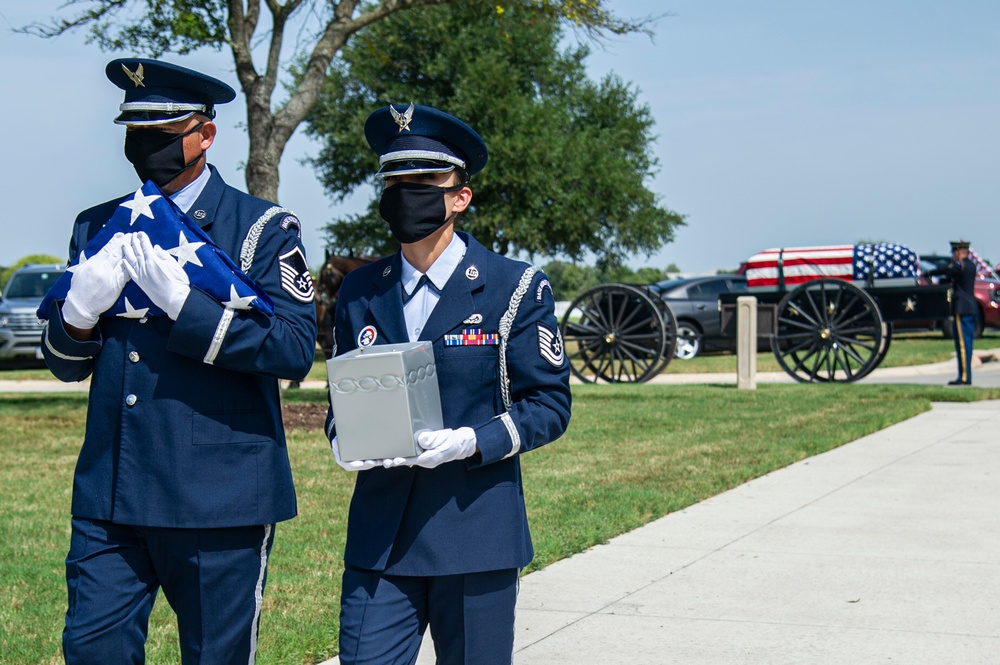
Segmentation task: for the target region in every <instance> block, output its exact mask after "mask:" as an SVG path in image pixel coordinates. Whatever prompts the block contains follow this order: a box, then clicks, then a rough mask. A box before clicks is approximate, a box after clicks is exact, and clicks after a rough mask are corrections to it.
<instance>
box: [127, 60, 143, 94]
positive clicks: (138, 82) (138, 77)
mask: <svg viewBox="0 0 1000 665" xmlns="http://www.w3.org/2000/svg"><path fill="white" fill-rule="evenodd" d="M122 69H124V70H125V75H126V76H128V77H129V79H130V80H131V81H132V83H135V87H137V88H138V87H139V86H142V87H143V88H145V87H146V84H145V83H143V82H142V79H143V78H144V76H143V73H142V63H141V62H140V63H139V66H138V67H136V68H135V73H134V74H133V73H132V72H130V71H129V68H128V67H126V66H125V64H124V63H122Z"/></svg>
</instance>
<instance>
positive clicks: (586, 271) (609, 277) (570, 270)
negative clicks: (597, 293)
mask: <svg viewBox="0 0 1000 665" xmlns="http://www.w3.org/2000/svg"><path fill="white" fill-rule="evenodd" d="M542 269H543V270H544V271H545V276H546V277H548V278H549V282H550V283H551V285H552V295H553V296H555V299H556V300H573V299H574V298H576V297H577V296H578V295H580V294H581V293H583V292H584V291H586V290H587V289H590V288H593V287H595V286H597V285H599V284H610V283H615V282H617V283H623V284H654V283H656V282H659V281H661V280H664V279H666V278H667V273H666V271H663V270H658V269H656V268H648V267H647V268H639V269H638V270H633V269H632V268H629V267H628V266H616V267H614V268H605V269H600V268H595V267H592V266H584V265H579V264H576V263H568V262H566V261H558V260H553V261H549V262H548V263H546V264H545V265H544V266H543V267H542Z"/></svg>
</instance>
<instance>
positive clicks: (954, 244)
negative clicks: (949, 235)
mask: <svg viewBox="0 0 1000 665" xmlns="http://www.w3.org/2000/svg"><path fill="white" fill-rule="evenodd" d="M960 249H969V241H968V240H952V241H951V251H953V252H954V251H956V250H960Z"/></svg>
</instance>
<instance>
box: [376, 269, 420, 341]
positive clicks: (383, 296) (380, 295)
mask: <svg viewBox="0 0 1000 665" xmlns="http://www.w3.org/2000/svg"><path fill="white" fill-rule="evenodd" d="M402 274H403V270H402V262H401V260H400V258H399V252H396V254H395V255H394V256H393V257H392V258H391V259H390V260H389V262H388V263H386V264H385V267H383V269H382V271H381V272H376V273H375V275H374V277H373V278H372V290H373V293H374V295H372V298H371V300H369V303H368V306H369V310H368V315H369V316H370V317H371V319H372V321H371V323H372V324H373V325H374V326H375V328H376V330H378V331H379V334H381V335H382V336H383V337H384V338H385V342H386V343H387V344H398V343H400V342H408V341H410V338H409V335H408V334H407V332H406V321H405V320H404V319H403V296H402V292H403V287H402V285H401V284H400V281H399V280H400V276H401V275H402Z"/></svg>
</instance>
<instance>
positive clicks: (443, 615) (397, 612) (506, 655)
mask: <svg viewBox="0 0 1000 665" xmlns="http://www.w3.org/2000/svg"><path fill="white" fill-rule="evenodd" d="M517 576H518V570H517V569H516V568H515V569H510V570H496V571H489V572H483V573H469V574H466V575H447V576H441V577H401V576H398V575H386V574H384V573H381V572H377V571H372V570H362V569H359V568H353V567H351V566H347V567H346V569H345V570H344V585H343V595H342V597H341V601H340V662H341V664H342V665H389V664H391V665H404V664H412V663H414V662H416V660H417V653H418V652H419V650H420V640H421V638H422V637H423V634H424V630H425V629H426V628H427V626H428V625H430V630H431V638H432V639H433V640H434V651H435V653H436V654H437V663H438V665H510V663H511V659H512V657H513V652H514V605H515V603H516V601H517V583H518V577H517Z"/></svg>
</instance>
